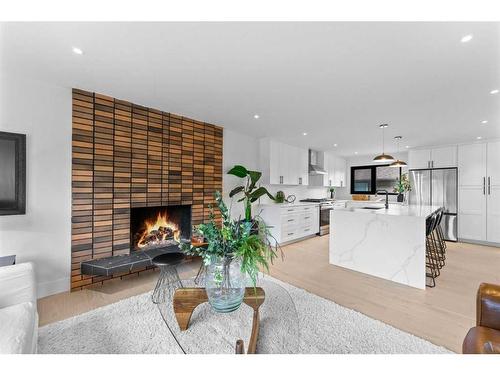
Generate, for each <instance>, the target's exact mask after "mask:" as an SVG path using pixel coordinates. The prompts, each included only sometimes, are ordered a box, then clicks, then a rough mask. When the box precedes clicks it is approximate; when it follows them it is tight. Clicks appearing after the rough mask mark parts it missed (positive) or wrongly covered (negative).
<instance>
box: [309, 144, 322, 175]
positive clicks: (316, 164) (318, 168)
mask: <svg viewBox="0 0 500 375" xmlns="http://www.w3.org/2000/svg"><path fill="white" fill-rule="evenodd" d="M324 159H325V156H324V153H323V152H319V151H314V150H309V174H310V175H320V174H326V170H325V168H323V164H324Z"/></svg>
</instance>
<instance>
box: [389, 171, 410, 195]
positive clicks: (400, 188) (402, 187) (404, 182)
mask: <svg viewBox="0 0 500 375" xmlns="http://www.w3.org/2000/svg"><path fill="white" fill-rule="evenodd" d="M407 191H411V185H410V180H409V178H408V173H403V174H402V175H401V179H399V178H398V179H397V182H396V186H394V189H393V192H394V193H399V194H403V193H406V192H407Z"/></svg>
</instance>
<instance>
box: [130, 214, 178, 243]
mask: <svg viewBox="0 0 500 375" xmlns="http://www.w3.org/2000/svg"><path fill="white" fill-rule="evenodd" d="M144 228H145V229H144V230H143V232H142V233H141V237H140V239H139V241H137V247H139V248H141V249H142V248H144V247H146V246H148V245H156V244H160V243H161V242H163V241H166V240H168V239H169V238H167V233H166V232H165V230H166V229H169V230H171V231H172V233H173V239H174V240H175V241H176V242H180V240H181V231H180V230H179V227H178V226H177V224H175V223H172V222H169V221H168V215H167V212H166V211H164V212H158V215H157V216H156V220H154V219H151V220H145V221H144ZM153 233H156V234H157V235H156V236H154V239H151V238H150V237H151V235H152V234H153Z"/></svg>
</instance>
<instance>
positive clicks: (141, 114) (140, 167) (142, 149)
mask: <svg viewBox="0 0 500 375" xmlns="http://www.w3.org/2000/svg"><path fill="white" fill-rule="evenodd" d="M147 118H148V117H147V110H146V109H145V108H143V107H140V106H136V105H133V106H132V140H133V142H132V191H131V195H132V197H131V205H132V207H143V206H145V205H146V203H147V177H148V176H147V163H148V155H147V145H148V133H147V126H148V125H147Z"/></svg>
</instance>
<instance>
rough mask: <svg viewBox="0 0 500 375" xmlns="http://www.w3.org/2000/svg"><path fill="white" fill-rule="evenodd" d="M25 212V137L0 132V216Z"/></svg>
mask: <svg viewBox="0 0 500 375" xmlns="http://www.w3.org/2000/svg"><path fill="white" fill-rule="evenodd" d="M25 212H26V135H24V134H17V133H6V132H0V215H22V214H24V213H25Z"/></svg>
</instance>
